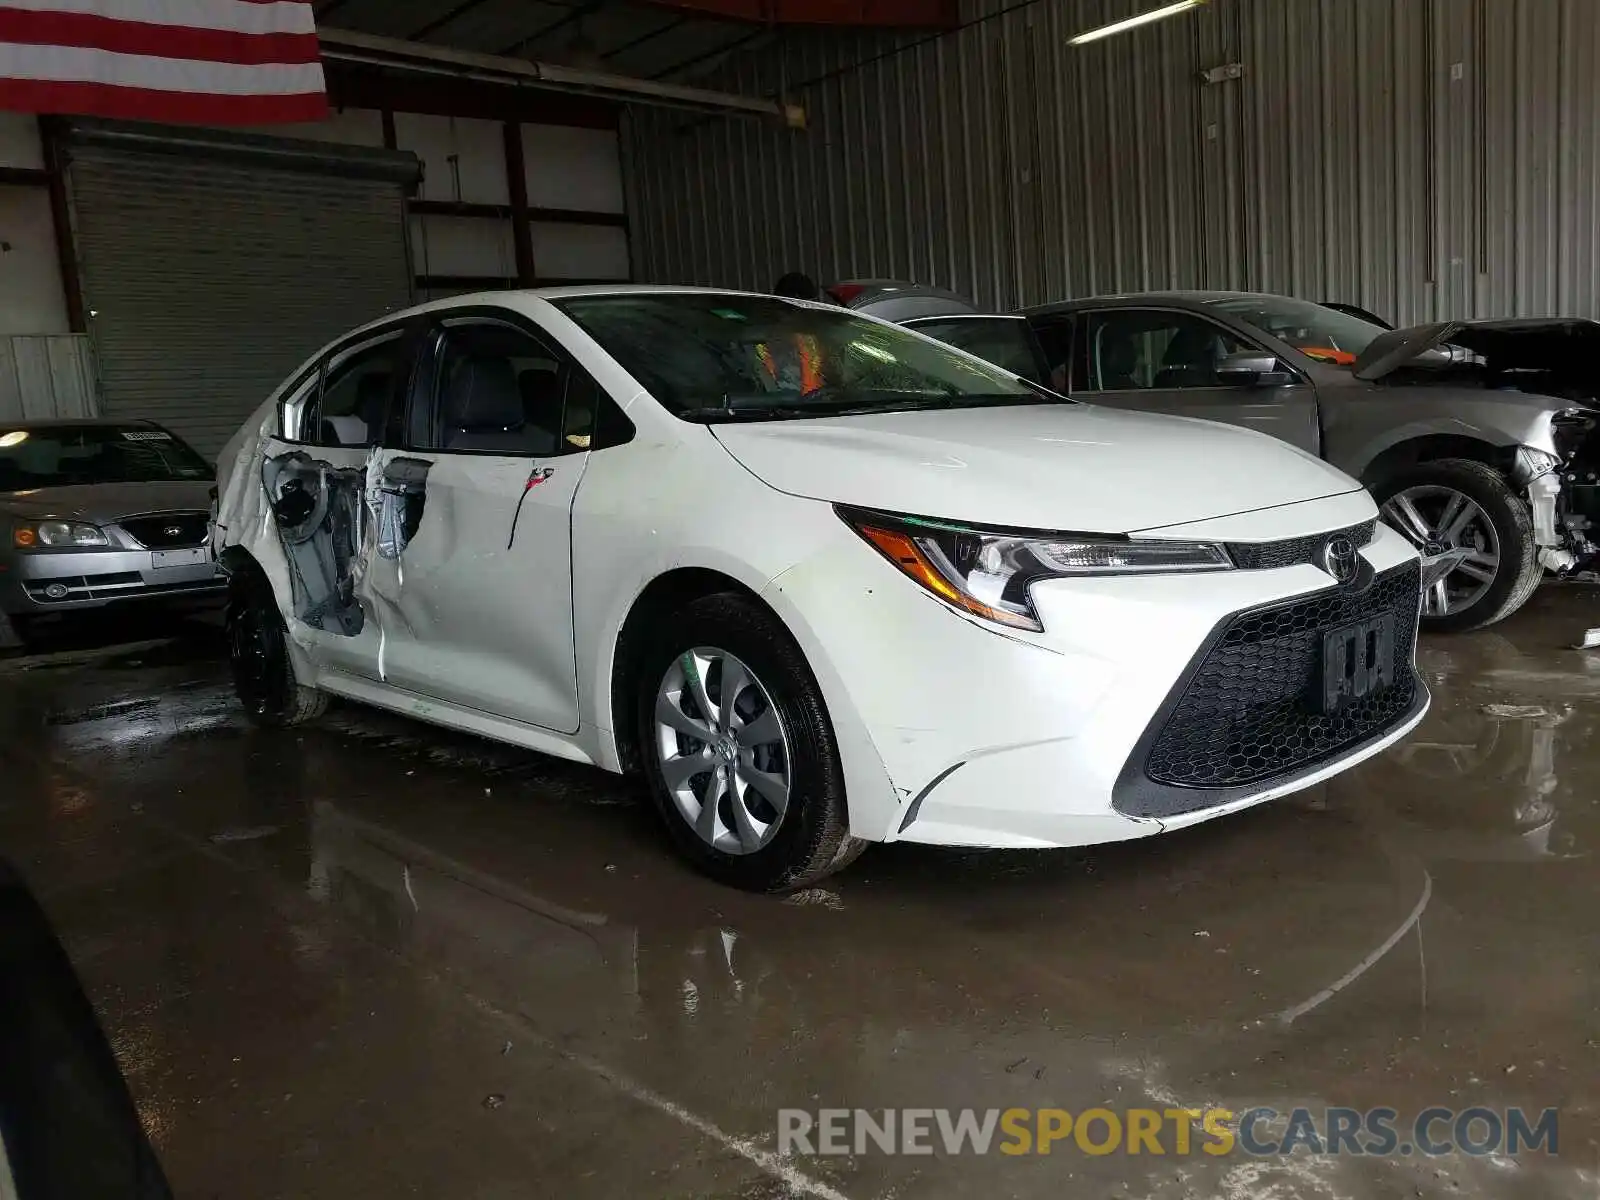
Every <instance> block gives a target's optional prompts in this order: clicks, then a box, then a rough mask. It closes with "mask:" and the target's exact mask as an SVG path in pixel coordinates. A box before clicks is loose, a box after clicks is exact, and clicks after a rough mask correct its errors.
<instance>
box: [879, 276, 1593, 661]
mask: <svg viewBox="0 0 1600 1200" xmlns="http://www.w3.org/2000/svg"><path fill="white" fill-rule="evenodd" d="M1011 319H1012V321H1014V322H1017V323H1018V324H1014V325H1010V326H1007V327H1006V336H1007V338H1008V340H1009V343H1010V345H1011V346H1012V347H1013V349H1012V350H1011V351H1010V352H1011V353H1012V354H1013V355H1020V354H1022V353H1023V350H1022V349H1021V347H1024V346H1031V347H1036V348H1037V353H1038V354H1039V355H1040V356H1041V358H1042V363H1041V365H1040V366H1039V368H1038V370H1037V372H1035V373H1034V375H1033V377H1034V378H1037V379H1040V380H1042V381H1043V382H1045V383H1048V384H1049V385H1050V386H1052V387H1054V388H1056V389H1057V390H1058V391H1066V392H1068V393H1070V394H1071V395H1072V396H1074V397H1077V398H1080V399H1083V400H1085V401H1088V402H1090V403H1094V404H1105V405H1111V406H1114V407H1119V408H1138V409H1149V410H1152V411H1157V412H1166V413H1174V414H1178V415H1182V416H1190V417H1200V418H1204V419H1206V420H1212V421H1223V422H1226V423H1228V424H1231V425H1242V426H1245V427H1247V428H1250V429H1256V430H1259V431H1261V432H1262V433H1266V434H1270V435H1272V436H1273V437H1277V438H1281V439H1282V440H1284V441H1286V442H1291V443H1293V444H1294V445H1296V446H1299V447H1300V448H1301V449H1303V450H1305V451H1307V452H1308V453H1311V454H1316V455H1318V456H1320V457H1321V458H1324V459H1326V460H1327V461H1329V462H1331V463H1332V464H1333V465H1335V466H1337V467H1339V468H1340V469H1341V470H1343V471H1346V472H1347V473H1349V474H1351V475H1354V476H1355V477H1356V478H1358V479H1360V480H1361V481H1362V482H1363V483H1365V484H1366V485H1367V486H1368V487H1369V488H1370V489H1371V490H1372V492H1373V494H1374V496H1375V498H1376V499H1377V501H1378V503H1379V505H1380V506H1381V508H1382V512H1383V515H1384V518H1385V520H1386V521H1387V522H1388V523H1389V524H1390V525H1392V526H1394V527H1395V528H1396V529H1398V530H1399V531H1400V532H1402V533H1404V534H1405V535H1406V536H1407V537H1409V538H1410V539H1411V540H1412V541H1413V542H1414V543H1415V544H1416V545H1417V547H1418V548H1419V549H1420V550H1421V551H1422V553H1423V554H1424V555H1425V556H1430V557H1434V558H1436V559H1441V562H1442V563H1443V564H1447V565H1452V567H1453V569H1451V570H1449V571H1448V573H1447V574H1444V575H1442V576H1441V577H1440V578H1438V579H1436V580H1435V581H1434V582H1433V583H1432V584H1431V585H1430V586H1429V587H1428V589H1427V591H1426V593H1425V594H1424V596H1423V618H1422V619H1423V623H1424V624H1425V625H1426V626H1428V627H1430V628H1433V629H1436V630H1463V629H1475V628H1479V627H1481V626H1484V625H1489V624H1492V623H1493V622H1495V621H1499V620H1501V619H1502V618H1504V617H1506V616H1509V615H1510V614H1511V613H1513V612H1515V611H1516V610H1517V609H1518V608H1519V607H1521V605H1522V604H1523V603H1524V602H1525V601H1526V600H1527V599H1528V597H1529V596H1530V595H1532V593H1533V590H1534V588H1535V587H1536V586H1537V585H1538V583H1539V580H1540V578H1541V577H1542V575H1543V573H1544V571H1545V570H1546V569H1547V568H1548V569H1551V570H1554V571H1557V572H1567V571H1571V570H1574V569H1576V568H1578V567H1580V566H1584V565H1586V564H1587V563H1589V562H1590V561H1591V560H1593V559H1594V558H1595V557H1596V555H1597V553H1600V546H1596V545H1595V543H1594V541H1592V540H1591V530H1593V529H1594V528H1595V526H1594V522H1595V521H1596V520H1600V438H1591V434H1592V432H1593V430H1594V427H1595V424H1596V418H1597V417H1600V406H1597V402H1596V398H1597V397H1600V370H1597V369H1596V366H1595V364H1596V363H1600V324H1597V323H1596V322H1593V321H1582V320H1563V319H1537V320H1506V321H1441V322H1434V323H1432V324H1429V325H1420V326H1413V327H1411V328H1408V329H1398V330H1390V329H1388V328H1386V327H1385V326H1382V325H1380V324H1376V323H1374V322H1373V321H1371V320H1368V319H1366V318H1365V317H1363V316H1357V315H1355V314H1354V313H1352V312H1350V311H1340V310H1339V309H1335V308H1332V307H1329V306H1326V305H1321V304H1313V303H1310V302H1308V301H1305V300H1296V299H1291V298H1289V297H1286V296H1273V295H1263V294H1253V293H1242V292H1159V293H1145V294H1139V295H1127V296H1101V297H1095V298H1092V299H1085V300H1073V301H1068V302H1064V303H1059V304H1047V305H1042V306H1039V307H1036V308H1030V309H1027V310H1024V311H1023V312H1022V313H1019V314H1014V315H1013V316H1012V318H1011ZM995 320H996V318H995V317H992V316H983V315H980V314H976V313H971V314H961V313H958V312H954V311H952V312H949V313H947V314H946V315H943V316H940V317H938V318H937V326H935V324H934V319H930V318H927V317H926V316H924V317H923V318H922V319H919V320H917V321H915V322H907V323H908V324H916V325H917V326H919V327H920V328H922V329H923V331H924V332H926V333H929V334H930V335H932V336H935V337H939V338H940V339H942V340H944V341H947V342H950V343H951V344H953V345H956V346H959V347H961V348H962V349H965V350H968V351H970V352H971V353H973V354H977V355H979V356H981V357H986V358H991V359H992V360H994V361H1000V360H999V359H998V358H997V357H996V356H995V355H994V353H993V351H992V350H991V349H990V348H989V347H990V346H991V345H992V343H993V342H994V340H995V338H996V334H997V326H996V325H995V324H994V321H995ZM1022 323H1025V324H1026V326H1027V338H1026V340H1024V338H1023V336H1022V331H1021V329H1020V324H1022ZM1007 365H1009V364H1007ZM1013 369H1015V368H1014V367H1013ZM1019 373H1023V372H1019ZM1217 469H1218V470H1219V471H1225V470H1227V464H1225V463H1219V464H1217ZM1441 556H1443V557H1442V558H1441Z"/></svg>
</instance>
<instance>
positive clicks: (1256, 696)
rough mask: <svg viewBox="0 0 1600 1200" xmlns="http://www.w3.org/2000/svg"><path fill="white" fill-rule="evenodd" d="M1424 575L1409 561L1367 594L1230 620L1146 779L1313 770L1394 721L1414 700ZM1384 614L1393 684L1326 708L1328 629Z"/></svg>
mask: <svg viewBox="0 0 1600 1200" xmlns="http://www.w3.org/2000/svg"><path fill="white" fill-rule="evenodd" d="M1419 582H1420V577H1419V569H1418V567H1417V565H1416V564H1415V563H1411V564H1409V565H1407V566H1404V567H1400V568H1397V569H1395V570H1393V571H1389V572H1387V573H1385V574H1383V575H1380V576H1379V577H1378V578H1377V579H1376V580H1374V581H1373V583H1372V586H1371V587H1369V588H1368V589H1367V590H1366V591H1364V592H1359V593H1352V592H1347V591H1343V590H1342V589H1341V590H1334V589H1329V590H1327V591H1323V592H1319V593H1317V594H1316V595H1314V596H1310V597H1307V598H1305V599H1301V600H1294V601H1291V602H1290V603H1288V604H1281V605H1276V606H1274V607H1271V608H1263V609H1256V610H1254V611H1252V612H1246V613H1240V614H1239V615H1238V616H1236V617H1233V618H1232V619H1231V620H1230V621H1229V622H1228V624H1227V625H1226V626H1224V627H1223V629H1222V632H1221V634H1220V636H1218V637H1217V638H1216V640H1215V641H1214V642H1213V643H1212V646H1211V649H1210V651H1209V652H1208V653H1207V654H1206V657H1205V658H1204V660H1203V661H1202V662H1201V663H1200V666H1199V667H1198V668H1197V669H1196V670H1195V672H1194V673H1193V675H1192V676H1191V677H1190V680H1189V683H1188V686H1187V687H1186V688H1185V689H1184V692H1183V695H1182V697H1181V698H1180V699H1179V701H1178V703H1177V705H1176V706H1175V707H1174V708H1173V709H1172V710H1171V712H1170V715H1168V717H1167V719H1166V723H1165V725H1163V726H1162V729H1161V732H1160V734H1159V735H1158V736H1157V738H1156V740H1155V743H1154V745H1152V746H1151V748H1150V751H1149V754H1148V756H1147V757H1146V759H1145V774H1146V776H1147V777H1148V778H1150V779H1151V780H1153V781H1155V782H1156V783H1160V784H1166V785H1168V786H1171V787H1184V788H1229V787H1239V786H1241V785H1245V784H1256V783H1261V782H1262V781H1264V780H1270V779H1274V778H1276V777H1279V776H1284V775H1289V774H1293V773H1295V772H1298V771H1302V770H1306V769H1308V768H1311V767H1314V766H1316V765H1317V764H1318V763H1321V762H1324V761H1326V760H1327V759H1329V758H1332V757H1333V756H1335V755H1337V754H1338V753H1339V752H1341V751H1342V750H1345V749H1346V748H1348V747H1351V746H1354V745H1356V744H1358V743H1360V742H1363V741H1365V740H1366V739H1368V738H1370V737H1372V736H1374V735H1376V734H1378V733H1380V732H1381V731H1382V730H1384V729H1385V728H1387V727H1388V726H1390V725H1392V724H1393V723H1394V722H1395V721H1397V720H1399V719H1400V718H1401V717H1402V716H1403V715H1404V714H1405V713H1406V712H1407V711H1408V710H1409V709H1410V708H1411V706H1412V702H1413V701H1414V700H1415V698H1416V687H1417V680H1416V674H1415V672H1414V671H1413V670H1412V669H1411V661H1412V649H1413V643H1414V642H1415V640H1416V619H1417V606H1418V602H1419V596H1418V586H1419ZM1386 612H1387V613H1392V614H1393V615H1394V626H1395V627H1394V654H1395V672H1394V680H1395V682H1394V683H1393V684H1392V685H1390V686H1389V687H1386V688H1383V689H1382V690H1381V691H1378V692H1374V693H1373V694H1371V695H1369V696H1366V697H1364V698H1363V699H1361V700H1358V701H1355V702H1353V703H1351V704H1348V705H1346V706H1345V707H1344V708H1342V709H1340V710H1339V711H1338V712H1336V713H1333V714H1324V713H1322V712H1321V711H1319V709H1320V707H1321V704H1320V701H1321V680H1320V679H1319V676H1318V672H1319V669H1320V664H1321V657H1322V635H1323V634H1324V633H1326V632H1328V631H1330V630H1333V629H1337V628H1339V627H1340V626H1342V625H1347V624H1350V623H1352V622H1356V621H1361V620H1364V619H1366V618H1369V617H1374V616H1377V615H1379V614H1381V613H1386Z"/></svg>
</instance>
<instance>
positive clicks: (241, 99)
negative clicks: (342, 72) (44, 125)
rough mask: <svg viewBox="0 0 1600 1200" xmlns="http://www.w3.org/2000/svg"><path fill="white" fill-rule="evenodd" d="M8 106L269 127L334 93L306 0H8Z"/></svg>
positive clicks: (1, 83) (2, 66) (2, 31)
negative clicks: (326, 86) (324, 72)
mask: <svg viewBox="0 0 1600 1200" xmlns="http://www.w3.org/2000/svg"><path fill="white" fill-rule="evenodd" d="M0 109H10V110H13V111H21V112H34V113H80V114H86V115H91V116H104V117H127V118H133V119H138V120H146V121H192V122H200V123H204V124H207V125H268V124H273V123H276V122H280V121H313V120H316V119H317V118H319V117H322V116H325V115H327V111H328V100H327V93H326V91H325V89H324V85H323V79H322V62H321V59H320V57H319V54H318V49H317V34H316V22H315V18H314V16H313V14H312V10H311V5H310V4H309V3H304V2H302V0H0Z"/></svg>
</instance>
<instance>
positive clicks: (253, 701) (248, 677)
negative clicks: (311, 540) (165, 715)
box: [227, 567, 328, 728]
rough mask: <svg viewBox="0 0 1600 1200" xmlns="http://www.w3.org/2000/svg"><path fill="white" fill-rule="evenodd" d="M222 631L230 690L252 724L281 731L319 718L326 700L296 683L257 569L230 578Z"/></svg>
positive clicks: (272, 602)
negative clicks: (225, 637) (230, 670)
mask: <svg viewBox="0 0 1600 1200" xmlns="http://www.w3.org/2000/svg"><path fill="white" fill-rule="evenodd" d="M227 631H228V660H229V665H230V666H231V667H232V668H233V688H234V691H235V693H237V695H238V697H239V702H240V703H241V704H243V705H244V712H245V716H247V717H248V718H249V719H250V721H251V722H252V723H253V724H256V725H262V726H266V727H268V728H285V727H287V726H290V725H301V724H304V723H305V722H307V721H311V720H314V719H315V718H317V717H319V716H321V715H322V713H323V711H324V710H325V709H326V708H327V707H328V697H327V696H326V695H325V694H324V693H322V692H320V691H318V690H317V689H316V688H309V687H305V686H303V685H302V684H301V683H300V681H299V680H298V679H296V678H295V674H294V663H293V662H292V661H291V660H290V658H289V647H288V638H287V634H286V632H285V629H284V624H283V616H282V614H281V613H279V611H278V602H277V597H276V596H275V595H274V593H273V591H272V585H271V584H270V583H268V582H267V578H266V576H265V575H263V574H262V573H261V570H260V568H259V567H244V568H241V569H239V570H236V571H235V572H234V573H233V574H232V575H231V576H230V577H229V579H228V614H227Z"/></svg>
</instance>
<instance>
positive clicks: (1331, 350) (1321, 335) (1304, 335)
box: [1213, 296, 1385, 367]
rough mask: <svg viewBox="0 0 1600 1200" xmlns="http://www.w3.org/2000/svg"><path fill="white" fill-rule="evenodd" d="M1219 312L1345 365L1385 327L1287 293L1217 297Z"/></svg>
mask: <svg viewBox="0 0 1600 1200" xmlns="http://www.w3.org/2000/svg"><path fill="white" fill-rule="evenodd" d="M1213 306H1214V307H1215V308H1217V309H1220V310H1221V311H1222V312H1225V313H1229V314H1231V315H1232V316H1235V317H1237V318H1239V320H1241V321H1243V322H1245V323H1246V324H1248V325H1254V326H1255V327H1256V328H1257V329H1259V330H1261V331H1262V332H1264V333H1270V334H1271V335H1272V336H1273V337H1275V338H1277V339H1278V340H1279V341H1282V342H1288V343H1289V345H1291V346H1293V347H1294V348H1295V349H1296V350H1298V351H1300V353H1302V354H1304V355H1306V356H1307V357H1308V358H1315V359H1317V360H1318V361H1320V362H1325V363H1331V364H1333V365H1335V366H1341V367H1348V366H1350V365H1352V364H1353V363H1354V362H1355V361H1356V358H1357V356H1359V355H1360V353H1361V352H1362V351H1363V350H1365V349H1366V348H1367V345H1368V343H1370V342H1371V341H1372V340H1373V338H1375V337H1377V336H1378V335H1379V334H1380V333H1383V332H1385V327H1384V326H1383V325H1380V324H1376V323H1374V322H1373V321H1369V320H1367V319H1366V317H1369V316H1371V314H1370V313H1363V314H1362V315H1360V316H1357V315H1354V314H1352V313H1350V312H1341V311H1338V310H1336V309H1332V308H1328V307H1327V306H1326V305H1322V304H1312V303H1311V302H1310V301H1309V300H1295V299H1293V298H1291V297H1289V296H1238V297H1232V298H1230V299H1227V300H1217V301H1214V302H1213Z"/></svg>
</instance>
